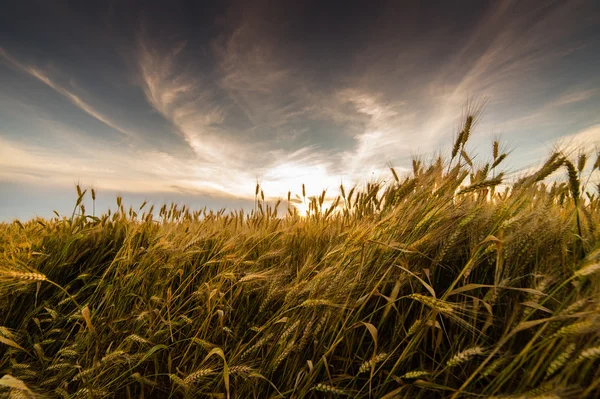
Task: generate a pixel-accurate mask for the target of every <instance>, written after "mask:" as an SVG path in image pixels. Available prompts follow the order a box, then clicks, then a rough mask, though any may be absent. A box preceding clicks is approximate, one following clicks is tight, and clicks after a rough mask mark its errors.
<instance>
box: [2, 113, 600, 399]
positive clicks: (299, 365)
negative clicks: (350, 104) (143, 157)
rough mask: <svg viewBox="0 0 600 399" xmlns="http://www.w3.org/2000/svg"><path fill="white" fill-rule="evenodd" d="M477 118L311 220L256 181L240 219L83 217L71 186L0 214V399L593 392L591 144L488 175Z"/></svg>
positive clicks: (598, 302)
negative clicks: (66, 208)
mask: <svg viewBox="0 0 600 399" xmlns="http://www.w3.org/2000/svg"><path fill="white" fill-rule="evenodd" d="M472 122H473V119H472V117H467V118H466V121H465V125H464V130H463V131H462V132H461V134H460V135H459V136H458V138H457V140H456V142H455V143H454V146H453V148H452V152H451V159H442V158H439V159H434V160H433V161H432V162H430V163H424V162H421V161H416V160H415V161H414V163H413V169H414V170H413V173H412V174H411V175H410V176H399V175H398V174H397V173H396V172H395V171H394V170H390V177H391V178H392V181H393V183H392V184H385V185H384V184H377V183H370V184H368V185H366V186H364V187H363V188H354V189H350V188H349V187H346V188H341V192H342V195H341V196H340V197H339V198H338V199H337V200H336V201H334V203H333V204H332V205H331V206H329V207H325V206H324V198H325V194H324V195H323V196H321V197H316V198H305V199H303V201H306V202H307V203H308V204H309V206H308V208H309V215H308V216H304V215H299V214H298V212H297V211H295V210H294V208H293V205H292V204H290V202H286V201H285V200H284V201H283V202H282V203H281V204H279V205H278V209H279V216H277V213H276V211H275V207H274V206H267V204H266V203H265V201H264V196H263V195H262V192H261V190H260V187H257V191H256V210H255V211H254V212H252V213H250V214H244V212H241V211H231V212H218V213H215V212H207V211H203V212H200V211H193V210H190V209H187V208H185V207H178V206H176V205H171V206H165V207H163V208H162V209H160V210H158V209H157V210H153V209H151V208H149V207H147V206H145V205H142V206H141V207H135V208H129V209H126V207H125V205H124V204H122V201H121V200H120V199H117V208H116V211H114V212H112V213H107V214H104V215H101V216H97V217H96V216H92V215H91V213H92V212H90V211H89V209H85V207H83V206H82V201H83V199H84V198H85V197H86V196H88V197H87V198H90V196H91V197H94V196H95V193H93V192H91V191H90V192H87V191H86V190H83V189H80V188H79V187H78V192H79V197H78V199H77V205H76V207H75V210H74V212H73V215H68V216H66V217H62V216H60V217H59V216H57V217H56V218H54V219H45V220H42V219H36V220H30V221H27V222H24V221H21V222H19V221H15V222H12V223H4V224H1V225H0V376H4V377H2V379H1V380H0V395H1V396H2V397H10V398H33V397H36V398H103V397H116V398H182V397H190V398H192V397H198V398H202V397H207V398H208V397H212V398H328V397H330V398H333V397H350V398H385V399H391V398H407V399H408V398H411V399H412V398H491V397H494V398H537V399H542V398H544V399H550V398H593V397H598V396H599V395H600V370H599V366H600V284H599V283H600V231H599V227H600V215H599V208H600V200H599V198H598V192H597V191H598V189H600V188H597V187H594V185H593V184H592V182H593V181H592V180H589V181H588V176H589V174H590V173H591V172H590V171H592V170H597V169H598V168H599V164H600V160H599V159H589V160H588V159H586V157H585V156H583V155H582V156H578V155H577V154H576V153H575V154H573V153H569V154H565V153H563V152H561V151H556V152H555V153H553V154H550V156H549V158H548V159H547V160H546V162H545V163H544V164H543V166H542V167H541V168H540V169H539V170H537V171H535V172H534V173H530V174H529V175H526V176H521V177H520V178H518V179H515V180H513V181H511V182H507V181H503V174H502V173H501V170H502V168H503V166H504V163H505V162H506V161H504V160H505V158H506V154H504V153H502V151H500V146H499V144H498V143H497V142H494V143H493V158H492V159H490V160H489V162H488V163H483V164H481V165H477V164H474V163H473V161H472V160H471V158H470V157H469V155H468V154H467V153H466V152H465V149H464V145H465V143H466V142H467V140H468V138H469V135H470V130H471V128H472V126H471V125H472ZM286 208H287V209H286ZM282 210H283V211H284V212H282ZM286 210H287V211H288V212H287V214H286V212H285V211H286ZM281 214H283V215H284V216H281ZM4 395H6V396H4Z"/></svg>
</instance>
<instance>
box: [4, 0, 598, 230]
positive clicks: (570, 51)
mask: <svg viewBox="0 0 600 399" xmlns="http://www.w3.org/2000/svg"><path fill="white" fill-rule="evenodd" d="M324 4H327V5H324ZM599 21H600V6H599V5H598V3H597V2H596V1H590V0H585V1H577V0H573V1H544V0H534V1H481V0H477V1H411V2H402V1H389V2H386V1H373V0H370V1H362V2H359V1H347V0H346V1H322V0H321V1H316V0H315V1H283V0H282V1H248V0H242V1H215V2H209V1H189V2H179V1H169V2H166V1H164V2H146V1H145V2H141V1H127V0H115V1H95V2H92V1H61V0H53V1H42V0H40V1H31V0H5V1H3V2H2V12H0V221H10V220H12V219H14V218H20V219H29V218H31V217H33V216H35V215H40V216H43V217H48V216H51V215H52V211H53V210H55V209H56V210H57V211H59V212H60V213H63V214H70V212H71V210H72V207H73V205H74V203H75V199H76V192H75V185H76V184H77V183H78V182H79V183H80V184H81V185H82V186H84V187H92V186H93V187H95V188H96V190H97V191H98V193H99V194H98V195H99V204H98V205H97V207H98V208H99V209H101V210H102V211H103V210H105V209H106V208H107V207H108V206H109V205H110V206H113V205H112V204H114V203H115V196H116V195H117V194H121V195H123V196H124V202H125V203H127V204H133V205H140V204H141V202H142V201H144V200H145V199H147V200H149V201H150V202H153V203H156V204H159V205H160V204H162V203H164V202H170V201H176V202H178V203H181V204H188V205H191V206H192V207H195V208H198V207H203V206H205V205H206V206H207V207H209V208H212V209H219V208H221V207H226V208H236V209H237V208H240V207H251V205H252V201H253V198H254V186H255V184H256V182H257V180H258V181H259V182H260V183H261V185H262V187H263V189H264V192H265V195H266V196H267V197H269V198H273V199H277V198H278V197H281V198H286V197H287V192H288V190H291V191H292V194H296V193H300V192H301V185H302V183H305V184H306V187H307V192H308V194H316V193H320V192H321V190H323V189H328V191H327V192H328V195H330V196H334V195H336V194H337V190H338V186H339V185H340V182H343V183H344V185H348V186H350V185H352V184H354V183H361V182H367V181H370V180H373V179H383V180H386V179H389V177H390V174H389V172H388V166H389V165H393V166H394V167H395V168H396V170H397V171H398V172H399V173H400V174H402V173H403V172H407V171H408V170H409V168H410V163H411V159H412V157H414V156H421V157H422V158H424V159H429V158H431V157H433V156H435V155H436V154H437V153H439V152H441V153H442V154H448V153H449V151H450V149H451V147H452V141H453V138H454V136H455V135H456V133H457V130H458V124H459V119H460V117H461V115H462V114H463V111H464V107H465V104H466V102H467V100H468V99H472V100H473V101H484V100H485V101H486V104H487V105H486V107H485V112H484V113H483V117H482V119H481V120H480V122H479V124H478V125H477V127H476V130H475V132H474V134H473V137H472V141H471V142H470V144H469V146H468V148H469V150H470V151H471V153H472V154H474V155H475V154H476V157H475V160H476V161H482V162H483V161H484V160H485V159H486V158H487V157H488V156H489V153H490V150H491V143H492V141H493V139H494V138H500V139H501V142H502V143H503V144H504V147H505V148H506V149H508V150H510V151H512V152H511V154H510V156H509V158H508V163H507V164H506V165H505V168H506V171H507V172H508V173H509V176H511V174H512V176H515V175H518V173H523V171H525V170H526V169H528V168H531V167H535V166H536V165H539V164H540V163H541V162H543V160H544V157H545V156H546V155H547V154H548V153H549V152H550V151H551V149H552V148H553V145H554V144H556V143H558V142H561V143H565V144H566V145H578V146H583V148H585V149H586V150H588V151H589V152H590V153H595V148H600V73H599V72H598V71H600V24H599V23H598V22H599ZM594 159H595V156H594ZM113 207H114V206H113Z"/></svg>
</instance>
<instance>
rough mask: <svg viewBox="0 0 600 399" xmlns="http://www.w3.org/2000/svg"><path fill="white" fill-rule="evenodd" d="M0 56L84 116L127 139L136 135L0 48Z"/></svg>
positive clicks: (38, 70) (42, 73)
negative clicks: (70, 104)
mask: <svg viewBox="0 0 600 399" xmlns="http://www.w3.org/2000/svg"><path fill="white" fill-rule="evenodd" d="M0 56H1V57H2V58H3V60H4V62H6V63H7V64H8V65H9V66H11V67H12V68H15V69H17V70H19V71H21V72H25V73H27V74H29V75H30V76H32V77H34V78H36V79H38V80H39V81H40V82H42V83H44V84H45V85H46V86H48V87H50V88H52V89H54V90H55V91H56V92H57V93H59V94H61V95H62V96H64V97H66V98H67V99H68V100H69V101H70V102H71V103H72V104H73V105H75V106H76V107H77V108H79V109H81V110H82V111H83V112H85V113H86V114H88V115H90V116H92V117H93V118H95V119H97V120H98V121H100V122H102V123H104V124H105V125H107V126H109V127H111V128H112V129H114V130H116V131H118V132H120V133H122V134H124V135H125V136H128V137H135V136H136V134H135V133H134V132H131V131H129V130H126V129H124V128H122V127H120V126H119V125H118V124H116V123H115V122H114V121H112V120H111V119H110V118H108V117H107V116H105V115H103V114H102V113H101V112H99V111H97V110H96V109H95V108H94V107H93V106H92V105H91V104H89V103H88V102H86V101H85V100H83V99H82V98H81V97H79V96H78V95H76V94H74V93H73V92H71V91H70V90H68V89H67V88H65V87H63V86H61V85H59V84H58V83H56V82H55V81H53V80H52V79H51V78H50V77H49V76H48V75H46V74H45V73H44V72H43V71H41V70H40V69H37V68H35V67H33V66H29V65H25V64H23V63H22V62H20V61H19V60H17V59H16V58H15V57H13V56H12V55H10V54H8V52H6V50H4V49H3V48H0Z"/></svg>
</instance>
